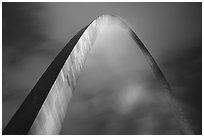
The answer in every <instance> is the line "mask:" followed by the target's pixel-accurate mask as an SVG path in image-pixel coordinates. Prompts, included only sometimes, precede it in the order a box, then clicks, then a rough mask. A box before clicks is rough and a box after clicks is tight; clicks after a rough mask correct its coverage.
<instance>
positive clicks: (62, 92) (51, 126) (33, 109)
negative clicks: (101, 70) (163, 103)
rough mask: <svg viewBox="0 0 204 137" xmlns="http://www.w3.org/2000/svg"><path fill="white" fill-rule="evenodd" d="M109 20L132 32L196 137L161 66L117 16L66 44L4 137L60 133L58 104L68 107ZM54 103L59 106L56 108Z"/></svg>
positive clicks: (179, 118)
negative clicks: (101, 29)
mask: <svg viewBox="0 0 204 137" xmlns="http://www.w3.org/2000/svg"><path fill="white" fill-rule="evenodd" d="M107 20H111V21H114V20H115V21H117V22H118V23H120V26H121V27H123V28H125V29H127V30H128V31H129V34H130V36H131V37H132V39H133V40H134V41H135V43H136V44H137V46H139V48H140V49H141V51H142V53H143V54H144V56H145V57H146V59H147V61H148V63H149V64H150V66H151V68H152V70H153V72H154V74H155V76H156V77H157V78H158V80H159V81H160V82H161V85H162V86H163V87H164V90H165V91H166V93H167V94H166V98H167V101H168V103H169V105H170V107H171V109H172V112H173V114H174V117H175V120H176V121H177V123H178V126H179V128H180V129H181V130H182V131H183V132H184V134H193V131H192V130H191V129H190V126H189V124H188V122H187V120H186V119H185V117H184V114H183V111H182V109H181V107H179V104H178V102H177V101H176V100H175V98H174V95H173V92H172V89H171V87H170V85H169V83H168V82H167V80H166V78H165V76H164V75H163V73H162V71H161V70H160V68H159V66H158V65H157V63H156V62H155V60H154V59H153V57H152V56H151V54H150V53H149V52H148V50H147V48H146V47H145V45H144V44H143V43H142V41H141V40H140V39H139V37H138V36H137V35H136V33H135V32H134V31H133V30H132V29H131V28H130V27H129V26H128V25H127V24H126V23H125V21H123V20H122V19H121V18H120V17H118V16H114V15H102V16H99V17H98V18H97V19H96V20H94V21H93V22H92V23H91V24H89V25H87V26H86V27H84V28H83V29H82V30H81V31H80V32H78V33H77V34H76V35H75V36H74V37H73V38H72V39H71V40H70V41H69V42H68V43H67V44H66V46H65V47H64V48H63V49H62V51H61V52H60V53H59V54H58V55H57V57H56V58H55V59H54V60H53V62H52V63H51V64H50V66H49V67H48V68H47V70H46V71H45V72H44V74H43V75H42V76H41V78H40V79H39V81H38V82H37V84H36V85H35V86H34V88H33V89H32V90H31V92H30V93H29V95H28V96H27V97H26V99H25V100H24V102H23V103H22V105H21V106H20V108H19V109H18V110H17V112H16V113H15V114H14V116H13V117H12V119H11V120H10V122H9V123H8V125H7V126H6V128H5V129H4V131H3V134H58V133H59V131H60V128H61V124H62V122H63V119H64V117H65V113H66V108H67V105H59V104H68V102H69V99H70V98H71V96H72V92H73V91H74V89H75V86H76V80H77V78H78V76H79V73H80V72H81V69H82V67H83V64H84V62H85V60H86V57H87V55H88V52H89V50H90V49H91V46H92V45H93V44H94V41H95V39H96V37H97V33H98V31H99V30H100V27H101V25H103V23H104V22H105V21H107ZM68 70H70V71H68ZM67 91H69V92H67ZM53 96H58V98H57V99H54V98H53ZM65 97H66V98H65ZM53 99H54V100H56V101H55V102H57V103H56V104H55V105H54V106H53Z"/></svg>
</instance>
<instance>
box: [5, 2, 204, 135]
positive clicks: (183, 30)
mask: <svg viewBox="0 0 204 137" xmlns="http://www.w3.org/2000/svg"><path fill="white" fill-rule="evenodd" d="M102 14H113V15H118V16H120V17H122V18H123V19H125V21H126V22H127V23H128V24H129V25H130V26H131V27H132V29H133V30H134V31H135V32H136V34H137V35H138V37H139V38H140V39H141V40H142V42H143V43H144V44H145V46H146V47H147V49H148V50H149V52H150V53H151V55H152V56H153V57H154V59H155V60H156V62H157V63H158V65H159V67H160V68H161V70H162V71H163V73H164V75H165V76H166V78H167V80H168V81H169V83H170V85H171V87H172V89H173V92H174V94H175V95H176V99H177V100H178V102H179V103H180V104H181V106H182V108H183V110H184V112H185V114H186V117H187V119H188V120H189V122H190V125H191V126H192V129H193V130H194V132H195V133H196V134H201V125H202V120H201V119H202V96H201V95H202V85H201V83H202V82H201V81H202V76H201V74H202V70H201V69H202V5H201V3H136V2H135V3H3V4H2V34H3V35H2V82H3V84H2V92H3V93H2V115H3V118H2V127H3V128H4V127H5V126H6V124H7V123H8V121H9V119H10V118H11V117H12V115H13V114H14V113H15V111H16V110H17V109H18V107H19V106H20V104H21V103H22V102H23V100H24V99H25V97H26V95H27V94H28V93H29V92H30V90H31V89H32V88H33V86H34V85H35V84H36V82H37V81H38V79H39V78H40V76H41V75H42V74H43V72H44V71H45V70H46V68H47V67H48V66H49V64H50V63H51V62H52V60H53V59H54V58H55V56H56V55H57V54H58V53H59V52H60V50H61V49H62V48H63V47H64V46H65V44H66V43H67V42H68V41H69V40H70V39H71V38H72V37H73V36H74V35H75V34H76V33H77V32H78V31H79V30H80V29H82V28H83V27H84V26H86V25H87V24H89V23H90V22H91V21H93V20H94V19H95V18H97V17H98V16H100V15H102ZM171 113H172V112H171V111H170V110H169V109H168V103H167V102H166V100H165V95H164V92H163V90H162V88H161V86H160V84H159V82H158V81H157V79H156V78H155V76H154V75H153V72H152V70H151V68H150V66H149V65H148V63H147V62H146V60H145V58H144V56H143V54H142V53H141V51H140V50H139V48H138V47H137V46H136V44H135V43H134V42H133V40H132V39H131V38H130V37H129V36H128V34H127V33H126V32H125V31H124V30H123V29H121V28H120V27H119V26H118V25H117V24H116V25H110V26H107V27H106V28H105V29H104V30H103V32H102V33H101V34H100V35H99V36H98V37H97V39H96V41H95V44H94V46H93V48H92V50H91V52H90V54H89V57H88V58H87V61H86V64H85V66H84V69H83V71H82V72H81V75H80V77H79V79H78V84H77V89H76V90H75V91H74V93H73V98H72V99H71V101H70V104H69V107H68V111H67V115H66V118H65V121H64V123H63V127H62V130H61V132H60V133H61V134H182V133H181V132H180V131H178V130H177V127H176V126H175V123H174V119H173V116H172V114H171ZM110 129H111V130H110Z"/></svg>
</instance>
